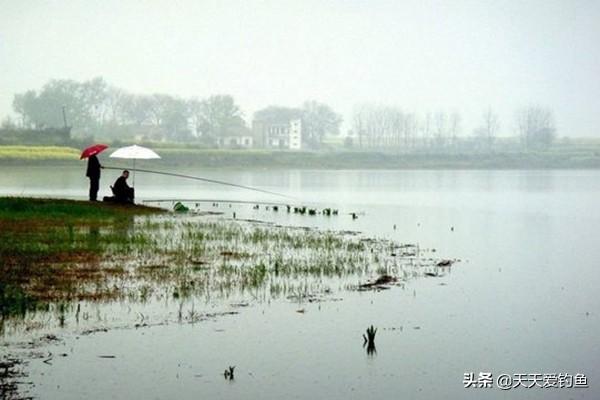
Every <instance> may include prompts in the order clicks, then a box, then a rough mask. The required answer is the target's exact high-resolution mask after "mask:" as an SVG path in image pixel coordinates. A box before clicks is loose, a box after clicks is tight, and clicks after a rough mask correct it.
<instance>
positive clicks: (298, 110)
mask: <svg viewBox="0 0 600 400" xmlns="http://www.w3.org/2000/svg"><path fill="white" fill-rule="evenodd" d="M13 109H14V111H15V113H16V114H17V115H18V120H17V121H12V120H10V119H7V120H4V121H3V123H2V127H1V128H4V129H13V130H14V129H15V128H16V127H19V128H20V129H22V130H28V129H29V130H42V129H46V130H47V129H55V128H67V127H68V128H72V132H73V134H74V135H75V136H78V137H82V136H95V137H96V138H107V139H130V138H134V137H142V138H143V139H145V140H167V141H180V142H191V141H199V142H203V143H205V144H207V145H214V144H216V143H217V142H218V139H219V138H224V137H228V136H236V135H239V136H241V135H250V134H251V129H250V123H249V122H250V121H246V120H245V119H244V114H243V112H242V110H241V109H240V107H239V105H238V104H236V102H235V100H234V98H233V97H232V96H230V95H212V96H209V97H205V98H196V97H192V98H187V99H184V98H181V97H177V96H171V95H168V94H163V93H155V94H133V93H129V92H127V91H125V90H123V89H121V88H118V87H115V86H112V85H109V84H108V83H107V82H106V81H105V80H104V79H103V78H100V77H99V78H94V79H91V80H89V81H84V82H77V81H73V80H51V81H49V82H48V83H46V84H45V85H44V86H43V87H42V88H41V89H40V90H28V91H26V92H24V93H17V94H15V96H14V99H13ZM65 117H66V118H65ZM253 117H254V120H262V121H289V120H290V119H301V120H302V131H303V132H302V139H303V145H304V147H305V148H306V147H307V148H319V147H320V146H321V145H322V144H323V142H324V139H325V138H327V137H332V136H337V135H339V134H340V127H341V123H342V117H341V116H340V115H339V114H337V113H336V112H335V111H334V110H333V109H332V108H331V107H330V106H329V105H327V104H324V103H320V102H317V101H314V100H311V101H306V102H304V103H303V104H302V105H300V106H299V107H281V106H269V107H266V108H264V109H262V110H259V111H257V112H255V113H254V115H253ZM65 119H66V124H65ZM65 125H68V126H67V127H65ZM349 125H350V132H349V135H348V137H347V138H346V146H352V147H357V148H370V149H390V148H393V149H403V150H405V151H411V150H417V149H430V150H438V149H442V150H443V149H453V148H457V146H464V144H465V143H467V142H468V143H469V144H470V145H471V146H472V147H475V148H478V149H488V150H489V149H492V148H493V147H494V145H495V143H496V141H497V138H498V133H499V130H500V126H501V124H500V118H499V116H498V114H497V113H495V112H494V110H493V109H492V108H491V107H488V108H486V109H485V110H484V112H483V113H482V116H481V120H480V123H479V124H478V126H477V128H476V129H474V130H473V132H472V133H471V134H470V135H466V136H465V135H462V133H463V132H462V131H463V127H462V117H461V115H460V113H459V112H458V111H446V110H439V111H436V112H426V113H422V114H418V113H416V112H412V111H406V110H404V109H402V108H400V107H396V106H388V105H374V104H363V105H360V106H357V107H356V108H355V110H354V112H353V114H352V118H351V121H350V123H349ZM508 125H510V126H511V127H512V126H514V129H515V133H516V134H518V135H519V138H520V142H521V144H522V145H523V147H525V148H527V149H538V148H544V147H547V146H549V145H550V144H551V143H552V142H553V141H554V139H555V137H556V126H555V122H554V114H553V112H552V110H550V109H548V108H544V107H541V106H527V107H523V108H521V109H519V110H518V111H517V112H516V113H515V121H514V125H512V124H510V123H509V124H508Z"/></svg>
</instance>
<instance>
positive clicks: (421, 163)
mask: <svg viewBox="0 0 600 400" xmlns="http://www.w3.org/2000/svg"><path fill="white" fill-rule="evenodd" d="M153 148H154V149H155V150H156V152H157V153H158V154H160V155H161V157H162V158H161V159H160V160H156V161H153V165H155V166H156V169H160V168H170V167H176V166H181V167H201V168H291V169H597V168H600V151H599V150H597V149H595V148H587V147H578V146H571V147H556V148H552V149H550V150H547V151H538V152H533V151H532V152H509V151H506V152H494V153H453V152H445V153H424V152H420V153H406V154H404V153H391V152H363V151H350V150H337V151H320V152H314V151H303V152H291V151H272V150H230V149H202V148H193V147H187V148H186V147H160V146H159V145H157V146H155V147H153ZM109 151H110V150H109ZM107 154H109V153H108V152H107ZM107 157H108V155H106V156H104V155H103V156H101V158H107ZM111 161H112V160H111ZM81 163H82V161H80V160H79V150H77V149H73V148H69V147H58V146H51V147H49V146H40V147H34V146H0V166H1V165H67V166H68V165H80V164H81ZM106 163H108V161H106Z"/></svg>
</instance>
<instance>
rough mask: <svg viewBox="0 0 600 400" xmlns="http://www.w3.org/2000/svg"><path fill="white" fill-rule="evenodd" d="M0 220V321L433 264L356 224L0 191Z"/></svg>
mask: <svg viewBox="0 0 600 400" xmlns="http://www.w3.org/2000/svg"><path fill="white" fill-rule="evenodd" d="M0 224H1V225H2V228H3V229H2V230H0V266H1V271H0V274H1V275H0V278H1V279H0V282H1V283H0V299H2V304H3V305H2V308H1V309H0V311H1V314H2V318H3V319H5V318H12V319H13V320H16V321H18V318H19V317H20V318H23V317H24V316H25V315H27V314H28V313H29V314H31V313H32V312H35V311H47V310H48V307H49V305H50V306H52V307H55V306H56V304H60V305H62V306H61V307H62V311H61V312H60V313H58V316H57V317H56V320H57V321H58V324H59V325H61V326H62V325H63V324H64V322H65V319H67V317H68V315H70V314H73V312H74V311H73V309H74V307H73V304H75V302H81V301H84V302H111V301H126V302H129V303H133V302H138V303H142V304H144V303H147V302H152V301H160V302H164V301H168V299H171V300H172V301H176V302H185V301H186V300H191V301H194V299H210V300H211V301H215V300H220V301H224V300H227V299H229V298H234V297H235V298H243V299H250V300H256V301H269V300H271V299H274V298H288V299H293V300H294V301H318V300H319V298H320V296H324V295H328V294H331V293H332V292H333V291H334V289H335V288H356V287H357V286H358V284H359V282H360V281H365V280H367V279H370V278H372V277H374V276H376V275H377V274H384V273H385V274H387V275H393V276H395V277H397V279H398V282H399V284H402V283H403V282H406V281H408V280H410V279H413V278H415V277H418V276H420V274H422V271H423V268H424V267H432V266H434V265H435V262H436V260H435V259H433V258H431V257H430V258H427V257H424V254H423V251H422V250H420V249H419V248H418V246H412V245H400V244H397V243H393V242H390V241H387V240H380V239H370V238H364V237H362V236H361V235H357V234H355V233H353V232H352V233H350V232H334V231H322V230H317V229H309V228H299V227H283V226H275V225H266V224H258V223H254V222H248V221H231V220H225V219H220V218H219V217H204V216H194V215H174V214H165V213H159V212H157V210H156V209H149V208H138V207H112V206H106V205H101V204H89V203H83V202H70V201H63V200H58V201H54V200H35V199H14V198H13V199H6V198H4V199H0ZM179 304H181V303H179ZM65 305H70V306H65ZM179 307H181V305H180V306H179ZM77 310H79V306H78V307H77ZM78 312H79V311H78ZM179 314H180V315H183V314H182V313H181V310H180V313H179ZM15 317H16V319H15Z"/></svg>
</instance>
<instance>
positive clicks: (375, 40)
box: [0, 0, 600, 136]
mask: <svg viewBox="0 0 600 400" xmlns="http://www.w3.org/2000/svg"><path fill="white" fill-rule="evenodd" d="M0 10H1V12H0V71H2V73H1V74H0V116H5V115H8V114H10V113H12V107H11V103H12V98H13V95H14V93H20V92H24V91H26V90H29V89H37V88H40V87H41V86H42V85H43V84H44V83H46V82H47V81H48V80H49V79H53V78H62V79H75V80H79V81H84V80H88V79H91V78H92V77H95V76H103V77H104V78H105V79H106V81H107V82H109V83H111V84H113V85H116V86H119V87H123V88H126V89H127V90H130V91H132V92H137V93H155V92H165V93H170V94H173V95H179V96H184V97H189V96H198V97H205V96H208V95H211V94H217V93H228V94H231V95H233V96H234V97H235V98H236V99H237V100H238V102H239V104H240V105H241V107H242V109H243V111H244V112H245V115H246V117H247V118H248V117H249V116H251V115H252V113H253V112H254V111H256V110H257V109H260V108H262V107H265V106H267V105H269V104H281V105H287V106H297V105H299V104H301V103H302V102H303V101H304V100H306V99H316V100H319V101H323V102H325V103H328V104H330V105H332V107H334V109H336V110H338V112H340V113H341V114H342V115H343V116H344V119H345V122H344V125H343V129H342V130H343V131H346V129H348V128H350V122H349V120H350V119H351V113H352V110H353V107H355V105H356V104H360V103H363V102H374V103H382V104H392V105H397V106H400V107H402V108H403V109H406V110H408V111H414V112H418V113H422V112H427V111H432V112H436V111H438V110H445V111H447V112H452V111H454V110H456V111H459V112H460V113H461V114H462V116H463V126H462V134H463V135H466V134H470V133H471V131H472V130H473V128H474V127H475V126H476V125H477V124H478V123H479V119H480V116H481V113H482V112H483V110H484V109H485V107H487V106H491V107H492V108H493V109H494V110H496V111H497V112H498V114H499V115H500V119H501V120H502V121H503V123H502V126H501V132H499V134H500V135H510V134H513V133H514V123H513V120H514V112H515V109H516V108H518V107H521V106H524V105H527V104H540V105H542V106H544V107H548V108H550V109H553V110H554V112H555V114H556V122H557V130H558V132H559V136H597V135H598V130H597V128H596V127H597V126H598V125H599V123H600V113H598V112H597V110H598V109H600V98H599V97H598V95H597V94H598V93H600V79H599V78H598V74H597V71H599V70H600V47H598V45H597V43H598V40H599V39H600V25H599V24H598V23H597V21H598V20H599V19H600V4H599V3H598V2H593V1H528V2H497V1H462V2H443V1H426V2H421V1H402V2H391V1H369V2H363V1H328V2H322V1H311V0H309V1H277V2H275V1H191V0H190V1H177V2H166V1H165V2H159V1H148V2H134V1H130V2H121V1H114V0H107V1H103V2H89V1H70V2H46V1H44V2H42V1H29V0H25V1H10V0H2V1H0Z"/></svg>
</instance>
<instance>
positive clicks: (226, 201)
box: [142, 198, 288, 206]
mask: <svg viewBox="0 0 600 400" xmlns="http://www.w3.org/2000/svg"><path fill="white" fill-rule="evenodd" d="M176 201H181V202H182V203H231V204H255V205H256V204H261V205H266V206H287V205H288V204H287V203H277V202H274V201H250V200H229V199H174V198H171V199H146V200H142V203H168V202H176Z"/></svg>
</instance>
